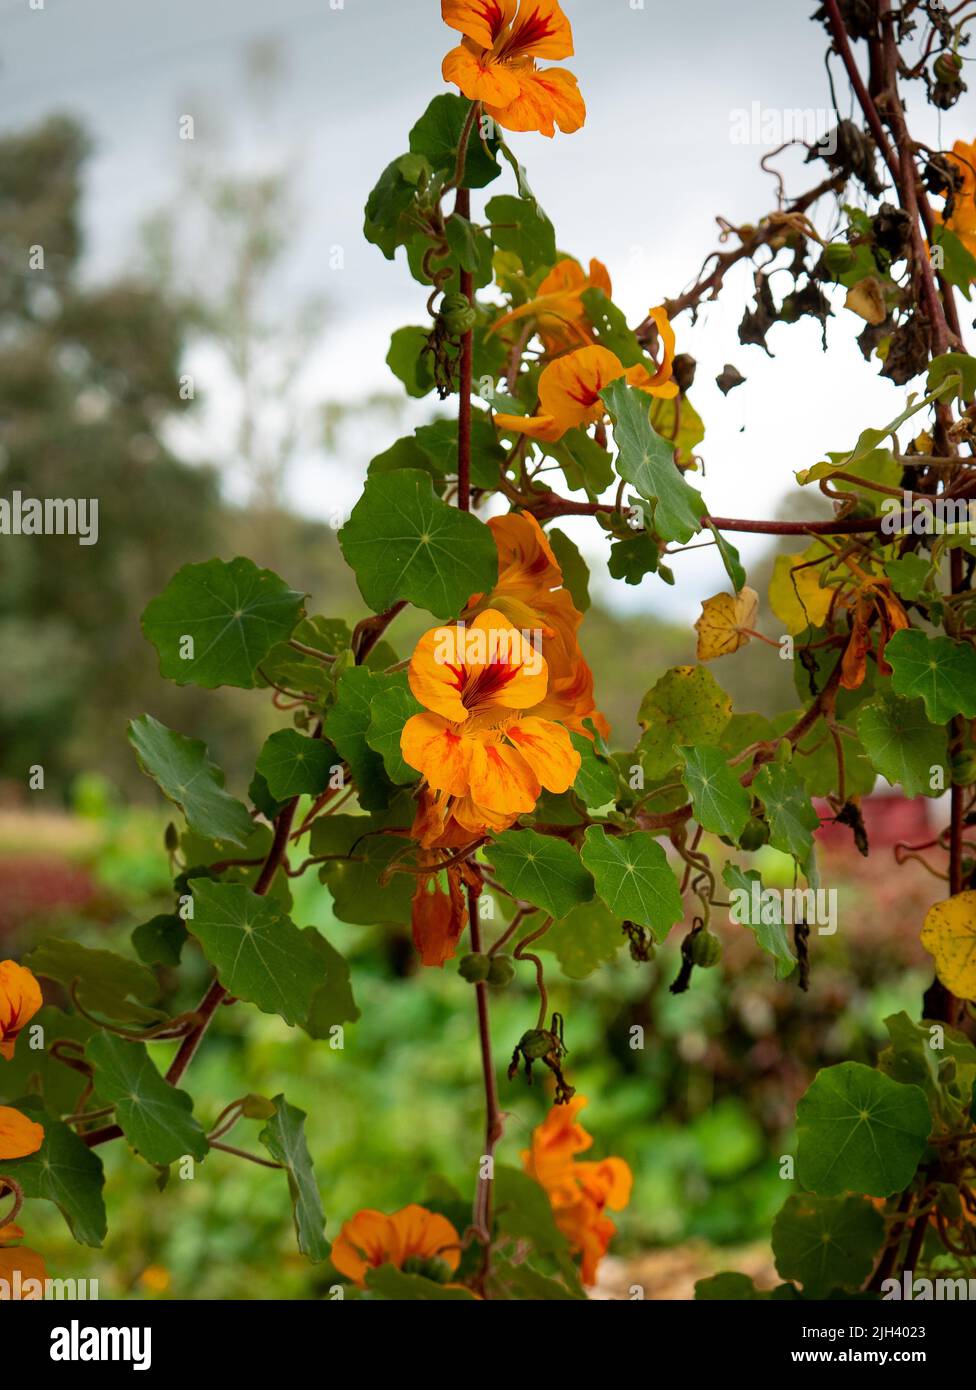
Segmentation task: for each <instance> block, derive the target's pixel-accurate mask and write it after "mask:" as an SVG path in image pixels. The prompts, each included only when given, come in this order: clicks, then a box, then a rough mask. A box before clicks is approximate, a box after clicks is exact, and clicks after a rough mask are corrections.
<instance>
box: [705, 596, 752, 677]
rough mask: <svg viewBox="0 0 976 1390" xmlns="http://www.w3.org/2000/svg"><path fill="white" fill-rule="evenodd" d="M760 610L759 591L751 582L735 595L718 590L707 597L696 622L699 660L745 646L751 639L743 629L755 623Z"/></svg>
mask: <svg viewBox="0 0 976 1390" xmlns="http://www.w3.org/2000/svg"><path fill="white" fill-rule="evenodd" d="M758 612H759V595H758V594H757V593H756V591H755V589H750V588H749V587H748V585H747V586H746V587H745V588H744V589H740V590H739V592H738V593H737V594H735V595H732V594H715V595H714V596H713V597H712V598H707V599H705V600H704V602H703V603H702V613H701V617H700V618H699V619H698V621H697V623H695V631H696V632H697V633H698V660H699V661H714V660H715V658H716V657H719V656H728V655H729V654H730V653H731V652H737V651H738V650H739V648H740V647H744V646H745V645H746V643H747V642H748V641H749V640H750V639H749V635H748V632H747V631H743V629H748V628H754V627H755V626H756V615H757V613H758Z"/></svg>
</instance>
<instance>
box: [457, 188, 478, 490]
mask: <svg viewBox="0 0 976 1390" xmlns="http://www.w3.org/2000/svg"><path fill="white" fill-rule="evenodd" d="M454 211H455V212H456V213H458V215H459V216H461V217H466V218H470V216H471V194H470V193H469V192H468V190H467V189H466V188H459V189H458V191H457V196H456V198H455V200H454ZM461 293H462V294H463V295H464V296H465V298H466V299H467V301H468V303H469V304H471V303H473V302H474V276H473V275H472V274H471V272H470V271H467V270H462V271H461ZM473 362H474V330H473V329H469V330H468V332H467V333H465V334H464V336H463V337H462V339H461V364H460V377H459V381H458V393H459V399H458V488H457V504H458V507H459V509H460V510H461V511H462V512H467V511H470V510H471V381H472V371H473Z"/></svg>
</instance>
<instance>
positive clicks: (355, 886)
mask: <svg viewBox="0 0 976 1390" xmlns="http://www.w3.org/2000/svg"><path fill="white" fill-rule="evenodd" d="M411 808H412V803H410V802H409V800H408V801H407V802H406V804H405V805H404V806H402V807H401V806H400V805H397V804H395V805H394V806H393V807H391V809H390V813H389V815H384V816H382V817H370V816H343V815H338V816H324V817H321V818H320V819H319V820H317V821H316V822H315V824H314V826H313V828H312V843H311V849H312V853H313V854H315V855H324V854H331V855H336V856H343V857H339V858H336V859H334V860H332V861H331V862H330V863H326V864H323V865H322V867H321V869H320V870H319V878H320V879H321V881H322V882H323V883H324V884H326V885H327V887H328V889H329V892H330V893H331V894H332V910H333V912H334V913H335V915H336V917H337V918H338V920H339V921H340V922H355V923H357V924H359V925H361V926H369V925H374V924H380V923H384V922H409V921H410V917H411V899H412V898H413V893H414V889H415V888H416V886H417V881H416V879H415V878H414V876H413V875H412V874H409V873H401V874H398V873H394V874H392V875H390V877H389V880H388V882H381V881H380V880H381V876H382V875H383V874H384V872H385V871H386V870H387V869H388V868H389V865H390V861H391V860H392V859H394V858H396V857H398V856H401V857H402V855H403V852H404V849H405V847H406V846H407V845H408V844H409V841H407V840H406V839H405V838H404V837H403V836H402V835H396V834H389V833H387V831H388V830H389V829H391V828H392V827H393V822H399V823H400V824H399V826H398V828H400V829H403V828H406V826H408V825H409V824H410V817H409V814H407V815H402V814H400V812H401V810H403V811H404V812H407V811H409V809H411ZM344 856H349V857H348V858H347V857H344Z"/></svg>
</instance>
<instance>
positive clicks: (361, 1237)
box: [332, 1204, 461, 1289]
mask: <svg viewBox="0 0 976 1390" xmlns="http://www.w3.org/2000/svg"><path fill="white" fill-rule="evenodd" d="M332 1263H333V1264H334V1265H335V1267H336V1269H337V1270H338V1271H339V1273H340V1274H344V1275H345V1276H346V1278H347V1279H352V1280H353V1282H354V1283H356V1284H358V1285H359V1287H360V1288H361V1289H364V1288H365V1287H366V1271H367V1270H369V1269H379V1267H380V1265H396V1267H397V1269H402V1270H405V1271H406V1273H408V1274H411V1273H412V1274H425V1275H426V1276H427V1277H428V1278H431V1277H433V1278H435V1279H437V1282H438V1283H441V1282H444V1280H443V1278H440V1277H438V1276H441V1275H445V1274H446V1275H450V1274H453V1273H454V1271H455V1270H456V1269H457V1267H458V1265H459V1264H460V1263H461V1238H460V1236H459V1235H458V1233H457V1231H456V1230H455V1229H454V1227H453V1226H452V1225H451V1223H450V1221H448V1219H447V1217H446V1216H439V1215H438V1214H437V1213H436V1212H433V1211H428V1210H427V1208H426V1207H420V1206H417V1205H416V1204H412V1205H411V1206H408V1207H403V1208H401V1210H400V1211H395V1212H394V1213H393V1215H392V1216H387V1215H386V1214H385V1213H384V1212H382V1211H372V1210H370V1209H369V1208H367V1209H366V1210H365V1211H358V1212H357V1213H356V1215H355V1216H354V1217H353V1218H352V1219H351V1220H350V1221H346V1222H345V1223H344V1224H343V1227H342V1230H341V1231H340V1232H339V1234H338V1235H337V1236H336V1238H335V1240H334V1241H333V1242H332ZM440 1266H443V1269H442V1268H440Z"/></svg>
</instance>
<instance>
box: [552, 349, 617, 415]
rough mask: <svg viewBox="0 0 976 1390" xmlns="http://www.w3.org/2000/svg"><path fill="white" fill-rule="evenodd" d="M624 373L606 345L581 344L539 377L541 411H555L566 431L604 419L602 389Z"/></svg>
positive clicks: (604, 410) (558, 359) (557, 360)
mask: <svg viewBox="0 0 976 1390" xmlns="http://www.w3.org/2000/svg"><path fill="white" fill-rule="evenodd" d="M623 375H624V368H623V365H622V363H621V361H620V359H619V357H617V355H616V354H615V353H613V352H611V351H610V350H609V348H604V347H597V346H593V347H585V348H578V349H577V351H576V352H569V353H567V354H566V356H565V357H557V358H556V360H555V362H550V363H549V365H548V367H546V368H544V370H543V372H542V374H541V376H540V377H539V406H540V414H544V415H551V416H552V417H553V419H554V420H555V421H556V423H557V424H558V425H560V426H561V427H562V429H563V432H565V431H566V430H569V429H574V428H576V427H577V426H579V425H589V424H592V423H593V422H594V421H596V420H602V419H603V417H604V416H605V415H606V406H605V405H604V404H603V401H602V400H601V399H600V392H601V391H602V390H603V388H604V387H605V386H608V385H609V384H610V382H611V381H616V380H617V378H618V377H621V376H623Z"/></svg>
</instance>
